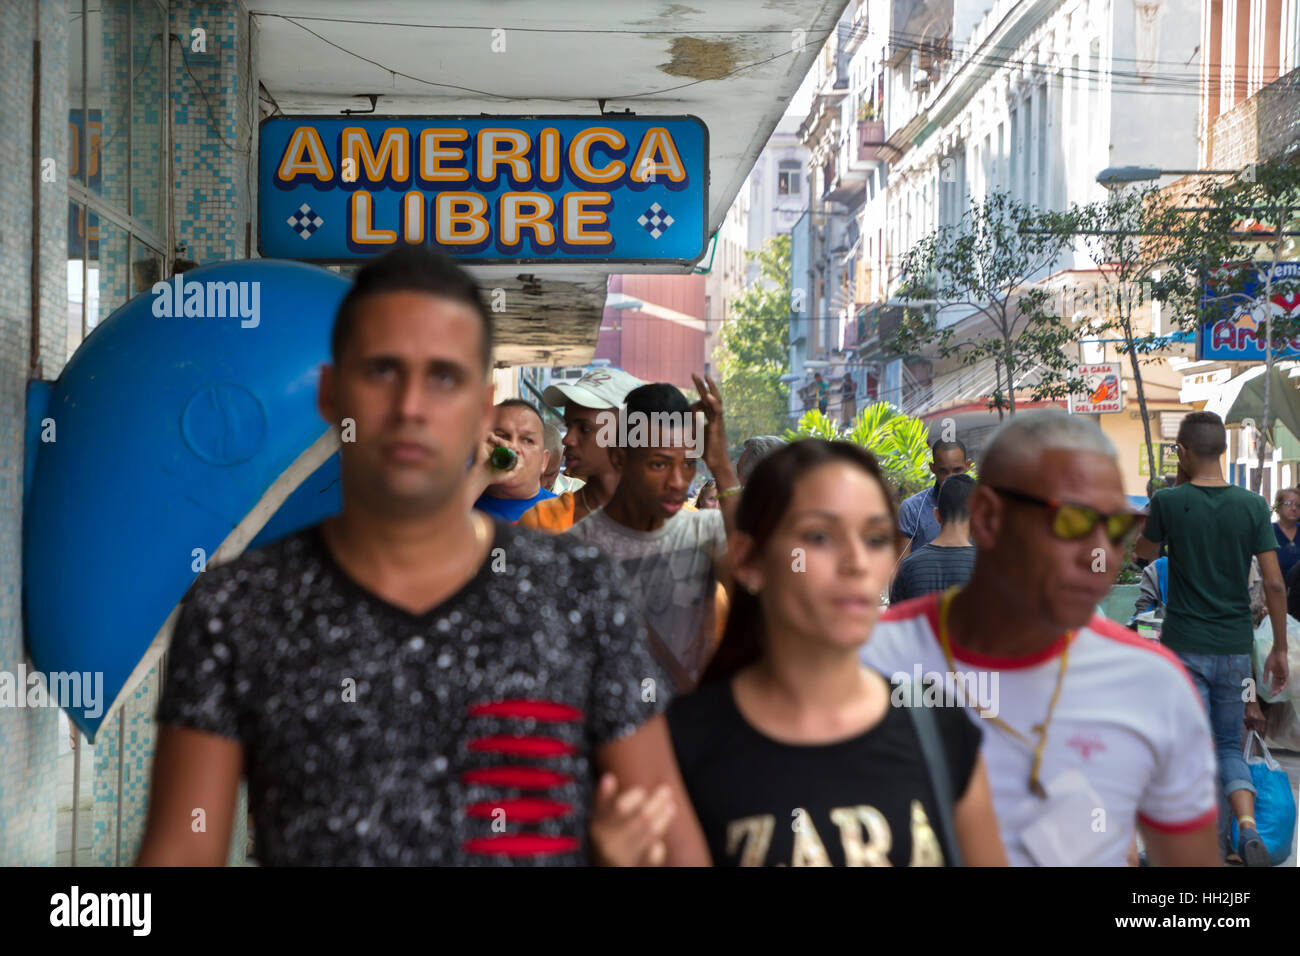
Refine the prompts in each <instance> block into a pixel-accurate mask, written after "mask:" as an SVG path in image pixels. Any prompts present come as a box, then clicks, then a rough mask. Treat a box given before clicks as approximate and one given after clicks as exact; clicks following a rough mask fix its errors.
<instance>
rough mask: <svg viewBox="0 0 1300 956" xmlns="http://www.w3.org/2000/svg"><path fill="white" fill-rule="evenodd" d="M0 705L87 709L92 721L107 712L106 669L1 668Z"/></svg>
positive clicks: (24, 666) (21, 664)
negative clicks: (105, 706) (46, 669)
mask: <svg viewBox="0 0 1300 956" xmlns="http://www.w3.org/2000/svg"><path fill="white" fill-rule="evenodd" d="M0 707H58V708H59V709H61V710H84V711H85V712H86V716H87V717H89V718H91V719H92V720H93V719H94V718H96V717H99V716H101V715H102V714H103V713H104V673H103V671H93V672H92V671H50V672H49V673H48V674H46V673H44V672H42V671H35V670H34V671H29V670H28V669H27V665H26V664H23V663H19V665H18V670H17V672H13V671H0Z"/></svg>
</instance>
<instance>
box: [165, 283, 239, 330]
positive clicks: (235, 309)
mask: <svg viewBox="0 0 1300 956" xmlns="http://www.w3.org/2000/svg"><path fill="white" fill-rule="evenodd" d="M149 292H150V294H152V295H153V297H154V300H153V314H154V315H156V316H158V317H159V318H171V319H180V318H186V319H226V318H230V319H234V318H238V319H240V323H239V326H240V328H244V329H255V328H257V326H258V325H260V324H261V322H262V283H261V282H212V281H207V282H199V281H198V280H190V281H189V282H187V281H185V277H184V275H183V274H181V273H177V274H176V275H174V276H172V278H171V281H170V282H169V281H166V280H163V281H161V282H155V283H154V284H153V286H152V287H151V288H150V290H149Z"/></svg>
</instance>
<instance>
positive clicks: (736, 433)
mask: <svg viewBox="0 0 1300 956" xmlns="http://www.w3.org/2000/svg"><path fill="white" fill-rule="evenodd" d="M746 257H747V258H748V259H750V260H751V261H752V260H757V261H758V263H759V274H760V277H761V281H759V282H755V283H754V284H753V285H751V286H750V287H749V288H747V289H746V290H745V291H744V292H742V293H741V294H740V295H739V296H738V297H737V298H736V299H734V300H733V301H732V303H731V317H730V318H729V319H728V321H727V322H726V324H725V325H723V327H722V330H721V332H720V333H719V335H718V338H719V344H718V346H717V348H716V349H714V352H713V363H714V365H715V366H716V367H717V370H718V387H719V388H720V389H721V391H722V400H723V407H724V408H725V409H726V413H727V436H728V438H729V439H730V441H731V444H732V454H733V455H735V454H739V451H740V446H741V445H742V444H743V443H744V440H745V439H746V438H749V437H752V436H754V435H778V434H780V433H781V431H782V430H783V429H784V428H785V427H786V422H787V421H788V420H789V409H790V390H789V386H787V385H786V384H785V383H784V382H782V381H781V376H783V375H784V374H785V373H786V372H787V370H788V369H789V367H790V347H789V343H790V237H789V235H781V236H776V237H774V238H772V239H769V240H768V241H767V242H765V243H764V244H763V248H762V249H760V250H759V251H758V252H757V253H753V252H751V253H747V256H746Z"/></svg>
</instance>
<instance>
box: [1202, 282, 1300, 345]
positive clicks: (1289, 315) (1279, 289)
mask: <svg viewBox="0 0 1300 956" xmlns="http://www.w3.org/2000/svg"><path fill="white" fill-rule="evenodd" d="M1267 268H1268V265H1267V263H1261V264H1260V265H1259V266H1258V267H1257V268H1255V269H1253V270H1248V271H1247V272H1246V273H1245V275H1240V273H1234V276H1237V275H1240V278H1238V279H1237V281H1236V282H1233V283H1231V284H1229V283H1228V282H1226V281H1225V282H1223V283H1221V284H1220V285H1219V286H1218V287H1216V286H1215V285H1214V284H1213V283H1210V284H1207V285H1206V286H1205V287H1204V288H1203V289H1202V292H1201V300H1202V307H1203V308H1204V307H1206V306H1207V305H1208V303H1210V302H1212V301H1213V300H1214V297H1215V296H1217V297H1218V302H1217V304H1216V312H1217V315H1216V317H1215V318H1214V319H1213V320H1212V321H1208V322H1202V323H1201V325H1200V328H1199V329H1197V332H1196V358H1197V359H1198V360H1200V361H1206V360H1211V359H1213V360H1218V361H1228V362H1263V361H1264V360H1265V353H1264V321H1265V317H1266V315H1267V313H1266V312H1265V311H1264V310H1265V303H1264V302H1263V300H1262V298H1261V296H1262V295H1263V288H1264V280H1265V275H1266V273H1265V272H1264V270H1265V269H1267ZM1267 307H1268V308H1269V309H1270V311H1271V312H1272V319H1273V321H1274V322H1277V321H1278V320H1279V319H1296V318H1300V262H1279V263H1278V264H1277V265H1276V266H1274V267H1273V276H1272V286H1271V292H1270V295H1269V302H1268V306H1267ZM1276 334H1277V332H1276V328H1275V331H1274V340H1273V358H1275V359H1295V358H1300V335H1297V336H1293V337H1291V338H1289V339H1287V340H1285V341H1279V340H1278V339H1277V337H1276Z"/></svg>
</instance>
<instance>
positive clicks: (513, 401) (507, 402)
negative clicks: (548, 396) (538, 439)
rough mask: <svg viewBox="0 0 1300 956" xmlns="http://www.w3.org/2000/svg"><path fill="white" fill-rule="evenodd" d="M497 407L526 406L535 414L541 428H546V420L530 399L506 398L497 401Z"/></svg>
mask: <svg viewBox="0 0 1300 956" xmlns="http://www.w3.org/2000/svg"><path fill="white" fill-rule="evenodd" d="M497 408H526V409H528V410H529V411H530V412H532V413H533V414H534V415H536V416H537V422H538V424H540V425H541V426H542V430H543V431H545V430H546V421H545V419H543V418H542V413H541V412H539V411H538V410H537V406H536V405H534V404H533V403H532V402H530V401H527V400H525V399H522V398H506V399H502V400H501V401H499V402H497Z"/></svg>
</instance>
